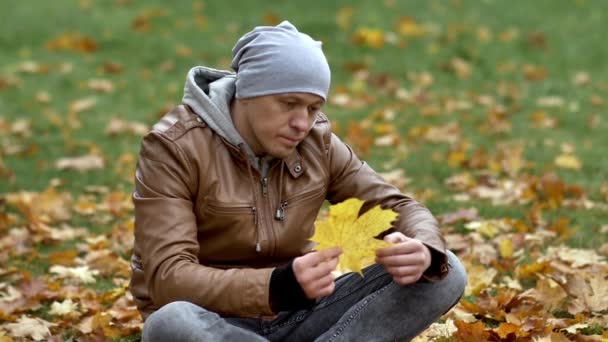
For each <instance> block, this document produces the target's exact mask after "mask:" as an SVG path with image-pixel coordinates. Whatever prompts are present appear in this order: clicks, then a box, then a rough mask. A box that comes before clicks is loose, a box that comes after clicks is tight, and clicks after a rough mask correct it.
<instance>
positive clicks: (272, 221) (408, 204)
mask: <svg viewBox="0 0 608 342" xmlns="http://www.w3.org/2000/svg"><path fill="white" fill-rule="evenodd" d="M260 178H261V176H260V174H259V173H258V172H257V171H256V170H255V169H253V168H252V167H251V166H250V164H249V162H248V159H247V158H246V157H245V155H244V152H242V148H239V147H236V146H234V145H231V144H230V143H228V142H227V141H226V140H225V139H224V138H221V137H220V136H218V135H217V134H215V133H214V132H213V131H212V130H211V129H209V128H208V127H207V126H206V125H205V123H204V122H203V120H201V119H200V118H199V117H198V116H197V115H196V114H195V113H193V112H192V110H191V109H190V108H189V107H187V106H184V105H181V106H178V107H176V108H175V109H174V110H172V111H171V112H170V113H168V114H167V115H165V116H164V117H163V118H162V119H161V120H160V122H158V123H157V124H156V125H155V126H154V128H153V129H152V131H151V132H150V133H149V134H148V135H147V136H146V137H145V138H144V139H143V141H142V145H141V150H140V156H139V161H138V166H137V172H136V179H135V191H134V193H133V201H134V203H135V246H134V251H133V256H132V259H131V260H132V262H131V264H132V270H133V274H132V279H131V284H130V290H131V293H132V294H133V297H134V298H135V301H136V303H137V307H138V308H139V310H140V312H141V313H142V316H143V317H144V319H145V318H147V316H148V315H149V314H150V313H152V312H153V311H154V310H156V309H158V308H160V307H161V306H163V305H165V304H167V303H170V302H173V301H177V300H185V301H189V302H192V303H195V304H198V305H200V306H202V307H204V308H206V309H208V310H210V311H213V312H216V313H218V314H220V315H222V316H239V317H253V316H264V315H273V314H274V313H273V312H272V310H271V308H270V306H269V298H268V291H269V290H268V289H269V281H270V275H271V273H272V271H273V269H274V267H275V266H277V265H279V264H283V263H286V262H288V261H290V260H291V259H293V258H295V257H297V256H300V255H302V254H304V253H306V252H308V251H310V249H311V247H312V245H311V243H310V241H308V238H309V237H311V236H312V234H313V229H314V226H313V223H314V221H315V219H316V217H317V213H318V211H319V209H320V208H321V205H322V204H323V202H324V201H325V200H329V202H330V203H337V202H341V201H344V200H346V199H348V198H351V197H357V198H360V199H362V200H365V201H366V204H365V205H364V207H363V209H362V212H363V211H365V210H367V209H370V208H371V207H373V206H374V205H376V204H382V206H383V207H384V208H393V209H394V210H396V211H397V212H399V213H400V216H399V219H398V222H397V224H396V227H394V228H395V229H396V230H399V231H401V232H403V233H404V234H405V235H407V236H410V237H415V238H417V239H419V240H421V241H422V242H424V243H425V244H426V245H427V246H429V247H430V248H431V250H432V251H433V263H432V265H431V267H430V268H429V270H428V271H427V273H426V276H427V279H431V280H433V279H439V278H442V277H443V276H445V274H446V273H447V265H446V263H447V258H446V256H445V243H444V240H443V238H442V236H441V235H440V232H439V230H438V225H437V221H436V220H435V218H434V217H433V216H432V215H431V213H430V212H429V211H428V210H427V209H426V208H425V207H423V206H422V205H420V204H419V203H417V202H416V201H414V200H413V199H412V198H409V197H407V196H404V195H403V194H401V193H400V192H399V191H398V189H396V188H395V187H393V186H391V185H389V184H387V183H386V182H385V181H384V180H383V179H382V178H381V177H380V176H379V175H377V174H376V173H375V172H374V171H373V170H372V169H371V168H370V167H369V166H368V165H367V164H366V163H364V162H361V161H360V160H359V159H358V158H357V157H356V156H355V154H354V153H353V151H352V150H351V149H350V148H349V147H348V146H347V145H345V144H344V143H343V142H341V141H340V140H339V139H338V138H337V137H336V136H335V135H333V134H332V133H331V131H330V123H329V121H328V120H327V118H326V117H325V116H324V115H322V114H320V115H319V116H318V118H317V120H316V123H315V125H314V127H313V128H312V129H311V131H310V134H309V135H308V137H307V138H306V139H305V140H303V141H302V142H301V143H300V145H299V146H298V147H297V150H296V151H294V153H293V154H292V155H290V156H289V157H288V158H286V159H284V160H276V161H275V162H274V163H273V164H272V165H271V168H270V171H269V173H268V175H267V177H265V178H262V179H260ZM275 215H279V216H281V215H282V216H283V217H282V219H278V218H275Z"/></svg>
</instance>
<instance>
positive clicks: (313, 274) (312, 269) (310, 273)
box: [302, 258, 338, 281]
mask: <svg viewBox="0 0 608 342" xmlns="http://www.w3.org/2000/svg"><path fill="white" fill-rule="evenodd" d="M337 264H338V259H337V258H333V259H330V260H329V261H322V262H320V263H319V264H317V265H315V266H309V267H308V269H306V270H305V271H304V272H303V274H302V280H303V281H314V280H317V279H320V278H323V277H325V276H327V275H331V272H332V271H333V270H334V269H335V268H336V265H337Z"/></svg>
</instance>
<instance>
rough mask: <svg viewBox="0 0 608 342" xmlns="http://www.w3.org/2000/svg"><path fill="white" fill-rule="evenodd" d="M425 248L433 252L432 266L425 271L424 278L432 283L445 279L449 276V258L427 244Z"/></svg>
mask: <svg viewBox="0 0 608 342" xmlns="http://www.w3.org/2000/svg"><path fill="white" fill-rule="evenodd" d="M425 246H426V247H427V248H428V249H429V251H430V252H431V265H430V266H429V268H427V269H426V271H424V273H423V274H422V278H424V279H426V280H427V281H429V282H431V283H432V282H436V281H439V280H441V279H443V278H445V277H446V276H447V275H448V256H447V255H446V254H445V253H443V252H440V251H438V250H436V249H435V248H433V247H431V246H429V245H427V244H425Z"/></svg>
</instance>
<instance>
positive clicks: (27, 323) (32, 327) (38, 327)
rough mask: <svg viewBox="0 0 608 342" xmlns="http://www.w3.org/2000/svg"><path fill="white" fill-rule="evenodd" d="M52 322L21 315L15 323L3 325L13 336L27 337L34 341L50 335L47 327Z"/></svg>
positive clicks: (50, 325) (51, 324)
mask: <svg viewBox="0 0 608 342" xmlns="http://www.w3.org/2000/svg"><path fill="white" fill-rule="evenodd" d="M53 325H54V324H53V323H50V322H47V321H45V320H43V319H40V318H29V317H27V316H25V315H23V316H21V318H19V320H18V321H17V323H9V324H6V325H5V326H4V328H5V329H7V330H8V332H9V334H10V335H11V336H13V337H29V338H31V339H33V340H34V341H42V340H44V339H46V338H47V337H49V336H50V335H51V331H50V330H49V327H52V326H53Z"/></svg>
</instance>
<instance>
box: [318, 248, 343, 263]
mask: <svg viewBox="0 0 608 342" xmlns="http://www.w3.org/2000/svg"><path fill="white" fill-rule="evenodd" d="M340 254H342V249H341V248H340V247H333V248H329V249H324V250H321V251H317V252H313V253H311V258H312V259H311V261H314V262H315V263H317V264H318V263H320V262H322V261H324V260H327V259H333V258H336V257H338V256H339V255H340Z"/></svg>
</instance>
